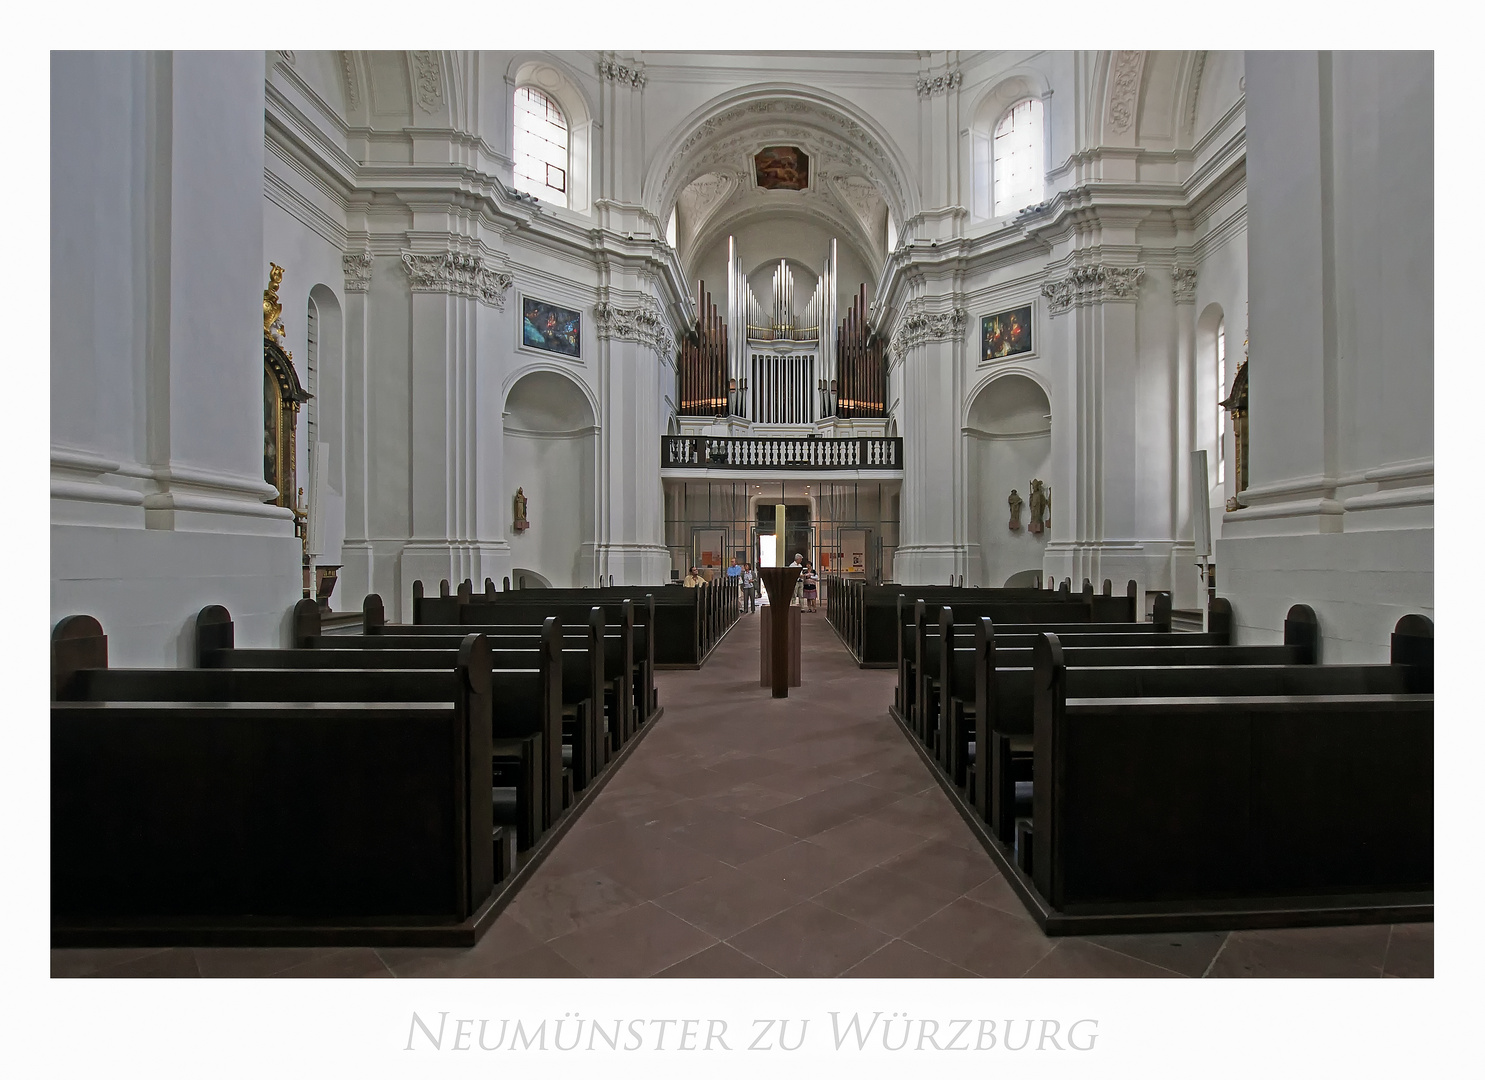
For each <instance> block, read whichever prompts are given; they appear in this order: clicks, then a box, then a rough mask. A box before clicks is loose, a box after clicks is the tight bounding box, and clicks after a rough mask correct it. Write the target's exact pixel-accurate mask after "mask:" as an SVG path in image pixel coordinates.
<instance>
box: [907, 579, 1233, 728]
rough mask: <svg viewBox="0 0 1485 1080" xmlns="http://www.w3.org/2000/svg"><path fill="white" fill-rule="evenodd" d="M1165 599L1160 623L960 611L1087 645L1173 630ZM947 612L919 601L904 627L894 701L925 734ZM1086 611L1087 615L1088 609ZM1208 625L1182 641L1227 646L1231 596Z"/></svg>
mask: <svg viewBox="0 0 1485 1080" xmlns="http://www.w3.org/2000/svg"><path fill="white" fill-rule="evenodd" d="M1130 586H1131V588H1133V586H1134V582H1130ZM1159 600H1160V601H1163V603H1161V602H1157V605H1156V612H1155V616H1156V621H1155V622H1154V623H1153V624H1152V623H1138V622H1109V623H1095V622H1089V621H1087V620H1085V619H1073V618H1066V616H1068V615H1069V614H1070V613H1071V609H1069V608H1067V607H1060V608H1059V607H1056V606H1053V607H1049V608H1046V609H1045V610H1043V611H1042V616H1041V618H1040V619H1039V620H1037V619H1034V620H1033V621H1030V622H1027V621H1025V620H1024V617H1025V616H1026V615H1027V614H1034V613H1035V612H1029V611H1028V609H1027V607H1025V606H1023V605H1003V606H1002V605H995V604H990V605H986V604H971V605H963V604H961V605H958V608H957V611H958V618H960V619H961V620H962V621H964V622H965V623H969V624H972V623H973V622H974V620H976V619H979V618H989V619H991V620H992V621H993V622H995V624H996V625H997V626H999V627H1002V629H1003V631H1004V632H1005V633H1007V634H1013V635H1014V634H1033V633H1041V632H1044V631H1045V632H1052V633H1060V634H1075V635H1078V636H1079V638H1080V640H1081V641H1082V643H1084V644H1086V645H1090V646H1092V645H1100V644H1116V643H1117V644H1122V643H1123V642H1124V640H1126V639H1128V638H1129V637H1131V636H1136V635H1138V636H1147V635H1149V634H1150V633H1151V632H1154V633H1160V634H1169V633H1170V602H1169V597H1161V598H1159ZM902 604H903V607H904V608H906V606H907V605H906V598H903V601H902ZM941 610H942V605H941V604H937V603H934V602H931V601H925V600H917V601H915V602H914V603H913V606H912V618H911V621H910V622H907V621H904V622H903V623H902V624H901V625H900V626H899V631H898V633H899V641H900V646H899V649H900V652H899V662H898V677H897V691H896V694H895V695H894V702H895V704H896V706H897V708H898V710H899V711H900V712H901V713H902V714H903V716H904V717H906V718H907V720H908V721H909V722H910V724H911V725H912V727H913V730H914V731H916V732H918V733H919V735H920V737H922V736H923V735H924V734H925V733H926V732H927V731H928V730H930V728H929V726H928V724H927V715H928V714H929V713H931V712H932V710H933V709H934V708H935V707H936V706H935V704H934V702H931V701H925V700H924V695H925V687H926V685H927V684H926V681H925V680H927V679H930V678H935V677H936V676H935V674H934V673H935V672H937V670H938V667H939V663H940V655H939V654H940V651H941V639H940V637H939V613H940V611H941ZM1083 610H1084V613H1086V609H1083ZM1208 625H1209V627H1210V630H1209V631H1208V632H1207V633H1206V634H1203V635H1200V636H1198V637H1194V638H1193V636H1192V635H1182V639H1183V640H1185V641H1188V642H1189V643H1190V644H1193V645H1195V644H1214V645H1225V644H1227V643H1228V641H1229V640H1230V639H1231V634H1232V608H1231V605H1229V604H1228V603H1227V601H1226V600H1225V599H1223V598H1220V597H1219V598H1217V599H1216V600H1214V601H1213V603H1212V604H1211V605H1210V611H1209V615H1208ZM1090 635H1097V636H1098V638H1099V639H1100V640H1096V641H1095V640H1092V638H1091V637H1090ZM1104 639H1107V640H1104ZM1131 643H1132V642H1131ZM1028 644H1029V643H1028ZM920 702H921V703H923V704H922V707H920V704H919V703H920Z"/></svg>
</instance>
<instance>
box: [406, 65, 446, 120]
mask: <svg viewBox="0 0 1485 1080" xmlns="http://www.w3.org/2000/svg"><path fill="white" fill-rule="evenodd" d="M410 55H411V56H412V63H413V96H414V97H415V98H416V99H417V102H418V108H420V109H422V110H423V111H424V112H430V113H431V112H434V111H436V110H437V109H438V107H439V106H440V105H442V104H443V70H442V67H443V65H442V64H441V62H440V61H439V58H438V53H437V51H435V50H433V49H418V50H414V51H413V52H412V53H411V54H410Z"/></svg>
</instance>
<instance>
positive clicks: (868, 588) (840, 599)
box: [826, 578, 1139, 667]
mask: <svg viewBox="0 0 1485 1080" xmlns="http://www.w3.org/2000/svg"><path fill="white" fill-rule="evenodd" d="M1138 594H1139V589H1138V585H1137V584H1136V583H1135V582H1134V581H1130V582H1129V583H1128V585H1127V587H1126V589H1125V592H1124V594H1123V595H1121V596H1115V595H1114V593H1113V583H1112V582H1110V581H1109V580H1107V579H1105V581H1104V583H1103V592H1102V593H1095V592H1094V589H1093V586H1092V584H1091V583H1089V582H1085V583H1084V587H1083V590H1082V591H1081V592H1078V593H1073V592H1072V591H1071V589H1070V588H1067V587H1063V588H1059V589H1055V590H1054V589H1039V588H964V587H957V586H945V585H868V584H866V583H864V582H859V581H849V580H841V579H840V578H832V579H828V580H827V593H826V612H827V615H828V616H829V618H830V621H831V625H832V626H834V627H835V628H836V632H837V633H838V634H839V635H840V637H841V640H842V641H844V642H845V643H846V646H847V648H849V649H850V650H851V653H852V655H853V656H854V657H855V659H856V661H857V663H858V664H859V665H860V666H862V667H889V666H892V663H895V661H896V659H897V656H898V652H897V648H896V645H897V641H896V639H897V637H898V626H899V625H900V623H899V622H895V621H894V620H895V619H896V620H900V619H901V618H902V615H901V613H900V611H899V608H900V607H901V606H902V603H901V601H902V600H903V599H905V606H906V611H907V613H908V617H909V618H910V617H911V612H912V605H913V601H914V600H916V599H924V600H927V601H929V602H938V603H953V604H960V605H963V604H965V603H975V602H984V603H995V604H1007V605H1009V604H1026V605H1033V606H1035V605H1042V604H1061V603H1070V604H1075V605H1077V606H1080V607H1082V608H1084V609H1085V611H1086V614H1085V615H1079V616H1071V617H1069V618H1066V619H1061V620H1056V621H1061V622H1074V621H1078V622H1081V621H1092V622H1134V621H1136V620H1137V618H1138V612H1136V610H1135V607H1136V603H1137V599H1138ZM1008 614H1009V613H1008ZM1039 618H1040V616H1039V615H1037V614H1034V613H1032V612H1030V611H1028V612H1025V613H1024V617H1023V618H1019V619H1017V620H1015V621H1023V622H1031V621H1037V620H1038V619H1039ZM1002 621H1005V620H1002Z"/></svg>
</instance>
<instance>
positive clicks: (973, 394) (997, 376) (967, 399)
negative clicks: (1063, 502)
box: [959, 365, 1053, 430]
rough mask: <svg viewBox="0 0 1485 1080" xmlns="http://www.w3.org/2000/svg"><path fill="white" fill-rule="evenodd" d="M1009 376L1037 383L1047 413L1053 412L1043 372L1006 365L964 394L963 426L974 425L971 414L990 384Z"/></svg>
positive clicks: (961, 420) (1049, 391) (986, 376)
mask: <svg viewBox="0 0 1485 1080" xmlns="http://www.w3.org/2000/svg"><path fill="white" fill-rule="evenodd" d="M1008 378H1021V379H1025V380H1026V381H1028V382H1031V383H1033V384H1035V386H1036V388H1037V389H1038V390H1040V391H1041V395H1042V400H1043V401H1044V402H1045V403H1046V405H1047V409H1046V411H1047V413H1048V414H1051V413H1052V411H1053V410H1052V391H1051V388H1050V387H1049V386H1048V384H1047V380H1046V378H1045V376H1044V375H1043V374H1042V373H1041V372H1039V371H1036V370H1034V369H1032V368H1028V367H1022V366H1020V365H1017V366H1015V367H1004V368H1000V369H999V370H997V371H992V372H990V373H989V374H987V375H985V376H984V377H983V378H982V379H980V380H979V381H978V382H976V383H974V384H973V385H972V386H971V387H970V388H969V390H968V392H967V393H966V394H965V395H964V405H963V412H962V414H961V416H960V418H959V422H960V425H961V426H962V427H965V428H968V427H971V426H972V422H971V416H972V414H973V410H974V407H975V405H976V403H978V402H979V400H980V397H981V395H983V394H984V392H985V391H986V390H988V389H989V388H990V385H991V384H992V383H996V382H999V381H1000V380H1002V379H1008ZM1049 430H1050V429H1049Z"/></svg>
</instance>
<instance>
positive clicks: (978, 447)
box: [961, 369, 1052, 585]
mask: <svg viewBox="0 0 1485 1080" xmlns="http://www.w3.org/2000/svg"><path fill="white" fill-rule="evenodd" d="M1051 414H1052V405H1051V398H1050V395H1049V394H1048V393H1047V390H1046V387H1045V385H1044V384H1043V382H1042V380H1041V379H1040V378H1038V377H1037V376H1036V375H1035V374H1033V373H1032V372H1030V371H1027V370H1025V369H1015V370H1005V371H997V372H994V373H992V374H990V375H989V376H987V377H986V378H984V379H982V380H981V381H980V382H979V383H978V384H977V385H976V386H975V387H974V389H973V390H972V391H971V392H970V393H969V394H967V395H966V404H965V407H964V426H963V428H962V429H961V430H962V432H963V438H962V441H963V447H964V466H965V476H966V477H967V479H968V486H967V494H968V498H967V500H966V501H967V503H968V505H967V506H966V513H967V521H966V524H967V526H968V529H969V535H970V537H971V538H972V539H973V540H974V541H975V544H976V547H977V549H978V552H979V562H980V565H979V574H978V581H979V583H980V584H984V585H1000V584H1002V583H1003V582H1005V581H1008V580H1012V579H1013V578H1014V579H1017V580H1023V579H1024V580H1029V579H1030V578H1031V577H1032V576H1033V574H1035V576H1037V577H1040V574H1041V567H1042V555H1043V546H1044V545H1045V543H1046V541H1047V539H1048V536H1049V534H1048V533H1047V532H1046V531H1045V530H1044V529H1037V528H1033V521H1032V514H1031V503H1032V499H1031V482H1032V480H1034V479H1039V480H1042V481H1043V482H1044V483H1045V482H1046V481H1047V480H1048V478H1049V473H1050V470H1051V463H1052V426H1051ZM1013 493H1014V494H1013ZM1015 500H1019V504H1018V505H1017V506H1016V509H1015V512H1014V516H1013V514H1012V508H1011V507H1012V503H1013V501H1015ZM1012 521H1014V522H1015V523H1016V528H1011V527H1010V525H1011V522H1012ZM1037 524H1040V523H1037ZM970 565H971V567H973V563H971V564H970Z"/></svg>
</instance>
